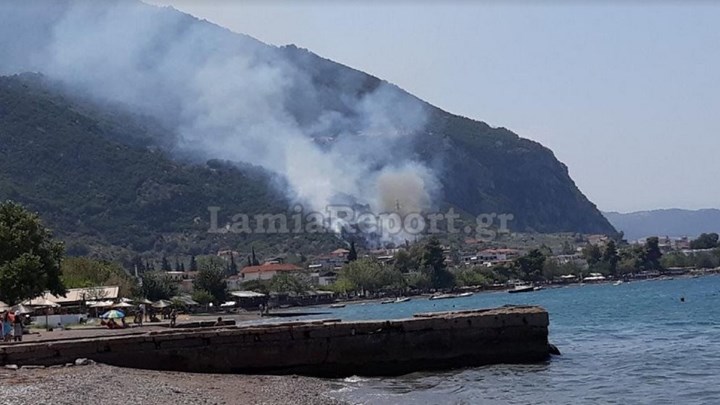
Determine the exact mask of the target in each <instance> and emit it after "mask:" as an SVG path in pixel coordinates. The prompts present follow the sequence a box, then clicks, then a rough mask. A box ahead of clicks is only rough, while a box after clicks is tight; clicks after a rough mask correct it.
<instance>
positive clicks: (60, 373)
mask: <svg viewBox="0 0 720 405" xmlns="http://www.w3.org/2000/svg"><path fill="white" fill-rule="evenodd" d="M332 389H333V387H332V386H331V383H330V382H327V381H323V380H320V379H315V378H309V377H300V376H255V375H252V376H251V375H224V374H223V375H219V374H190V373H177V372H161V371H148V370H137V369H127V368H119V367H111V366H107V365H103V364H94V363H92V364H89V365H83V366H76V365H73V366H64V367H60V366H58V367H50V368H20V369H18V370H12V369H0V404H3V405H5V404H7V405H16V404H17V405H29V404H53V405H79V404H97V405H105V404H108V405H118V404H157V405H164V404H168V405H170V404H172V405H184V404H188V405H190V404H192V405H195V404H290V403H292V404H300V405H335V404H341V403H342V402H339V401H338V400H335V399H332V398H331V397H330V396H329V395H328V393H329V392H330V391H331V390H332Z"/></svg>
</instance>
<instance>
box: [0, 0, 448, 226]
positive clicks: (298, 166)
mask: <svg viewBox="0 0 720 405" xmlns="http://www.w3.org/2000/svg"><path fill="white" fill-rule="evenodd" d="M0 54H2V55H3V56H2V58H0V73H2V74H13V73H21V72H28V71H33V72H41V73H43V74H45V75H47V76H48V77H50V78H52V79H56V80H60V81H62V82H64V83H67V84H69V85H70V86H72V87H75V88H78V89H81V90H83V91H86V92H89V93H90V94H92V95H93V96H95V97H97V98H98V99H102V100H108V101H112V102H119V103H123V104H125V105H127V106H130V107H132V108H133V109H135V110H137V111H140V112H142V113H145V114H149V115H152V116H154V117H157V118H159V119H161V120H162V122H164V123H166V124H168V125H171V126H172V128H173V129H174V131H175V132H176V134H177V140H176V145H175V146H174V150H175V151H176V152H178V153H182V154H183V155H185V156H187V155H191V156H194V157H196V158H197V159H209V158H217V159H225V160H230V161H236V162H246V163H250V164H253V165H258V166H262V167H264V168H266V169H267V170H269V171H272V172H274V173H277V174H279V175H281V176H283V177H284V178H285V179H286V181H287V184H288V185H289V189H288V190H285V191H286V192H287V195H288V196H289V197H290V198H291V199H292V200H293V201H297V202H300V203H303V204H305V205H306V206H309V207H311V208H312V209H315V210H323V209H324V207H325V206H326V205H328V204H333V203H337V202H339V201H342V202H347V201H348V199H350V200H352V201H353V202H354V203H357V204H365V205H367V206H369V207H370V209H372V210H373V211H375V212H383V211H390V210H395V209H396V208H397V206H400V207H401V210H402V211H405V212H412V211H415V212H417V211H421V210H427V209H429V208H431V206H432V202H433V195H434V194H435V193H436V192H437V191H438V189H439V187H438V184H439V183H438V181H437V179H436V176H435V174H434V173H433V171H432V170H431V169H430V168H429V167H428V166H427V165H425V164H424V163H423V162H422V161H421V160H420V159H419V158H418V157H417V156H415V152H414V151H413V144H414V140H415V136H416V134H418V133H419V132H420V131H421V130H422V129H423V127H424V125H425V123H426V122H425V121H426V111H425V107H424V105H423V104H422V103H421V102H420V101H419V100H416V99H414V98H412V97H410V96H408V95H407V94H405V93H403V92H401V91H400V90H399V89H397V88H396V87H394V86H391V85H389V84H386V83H380V84H379V85H377V84H375V85H371V86H370V85H368V82H367V76H364V75H362V74H360V73H359V72H356V71H353V70H351V69H339V70H338V69H328V68H327V66H325V65H326V64H328V62H327V61H324V60H322V59H317V61H315V59H314V58H310V56H311V55H310V54H309V53H304V52H302V51H295V52H294V53H291V52H287V50H286V49H282V48H275V47H271V46H267V45H265V44H262V43H260V42H258V41H256V40H254V39H252V38H250V37H247V36H244V35H240V34H234V33H231V32H229V31H227V30H225V29H222V28H220V27H217V26H214V25H212V24H210V23H207V22H202V21H199V20H196V19H194V18H193V17H190V16H188V15H185V14H182V13H180V12H177V11H176V10H173V9H168V8H158V7H153V6H149V5H145V4H142V3H139V2H135V1H130V0H114V1H113V0H110V1H104V2H98V1H67V0H65V1H53V2H50V1H48V2H39V1H35V2H32V1H14V2H13V1H10V2H4V3H3V4H2V5H0ZM303 55H306V56H307V58H309V59H307V60H305V59H303V58H302V57H303ZM308 60H309V62H308ZM326 75H329V76H331V77H330V78H328V80H331V81H332V83H335V84H338V83H339V84H341V88H340V89H339V90H340V91H337V89H335V88H333V87H332V86H331V85H327V84H326V83H324V82H323V81H324V79H325V78H326V77H325V76H326Z"/></svg>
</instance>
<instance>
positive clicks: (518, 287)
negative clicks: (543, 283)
mask: <svg viewBox="0 0 720 405" xmlns="http://www.w3.org/2000/svg"><path fill="white" fill-rule="evenodd" d="M534 290H535V287H533V286H531V285H516V286H515V288H513V289H512V290H508V292H509V293H510V294H517V293H522V292H530V291H534Z"/></svg>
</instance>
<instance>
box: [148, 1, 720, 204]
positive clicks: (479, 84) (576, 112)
mask: <svg viewBox="0 0 720 405" xmlns="http://www.w3.org/2000/svg"><path fill="white" fill-rule="evenodd" d="M148 2H149V3H152V4H169V5H172V6H174V7H175V8H177V9H179V10H182V11H184V12H187V13H189V14H193V15H195V16H197V17H200V18H204V19H207V20H209V21H212V22H214V23H217V24H219V25H222V26H224V27H227V28H229V29H231V30H233V31H236V32H241V33H246V34H249V35H251V36H253V37H255V38H257V39H260V40H261V41H264V42H266V43H270V44H273V45H285V44H290V43H294V44H296V45H297V46H300V47H303V48H307V49H309V50H311V51H313V52H315V53H317V54H319V55H321V56H323V57H326V58H329V59H332V60H335V61H337V62H340V63H343V64H346V65H349V66H352V67H355V68H357V69H360V70H363V71H365V72H368V73H371V74H373V75H376V76H378V77H380V78H382V79H385V80H388V81H390V82H392V83H395V84H397V85H398V86H400V87H402V88H404V89H406V90H408V91H409V92H411V93H413V94H415V95H417V96H419V97H420V98H422V99H424V100H427V101H429V102H430V103H432V104H434V105H436V106H438V107H441V108H443V109H445V110H447V111H450V112H452V113H455V114H460V115H465V116H468V117H470V118H474V119H478V120H482V121H485V122H487V123H489V124H490V125H493V126H502V127H506V128H509V129H511V130H513V131H515V132H516V133H518V134H519V135H520V136H523V137H526V138H530V139H533V140H536V141H539V142H541V143H542V144H544V145H545V146H548V147H549V148H551V149H552V150H553V151H554V152H555V154H556V156H557V157H558V158H559V159H560V160H561V161H562V162H564V163H565V164H566V165H567V166H568V168H569V170H570V175H571V176H572V177H573V179H574V180H575V182H576V183H577V185H578V186H579V187H580V189H581V190H582V191H583V192H584V193H585V194H586V195H587V196H588V197H589V198H590V199H591V200H592V201H593V202H595V203H596V204H597V205H598V207H599V208H600V209H602V210H619V211H634V210H643V209H655V208H669V207H679V208H707V207H715V208H720V184H719V183H720V159H718V157H719V156H720V5H718V6H714V5H713V4H712V3H711V2H701V1H695V2H693V1H690V2H681V1H679V0H678V1H677V2H669V1H665V2H650V1H648V2H641V1H637V2H631V3H630V4H629V5H628V4H627V3H625V4H623V3H621V2H619V1H611V2H608V3H605V4H600V2H599V1H598V2H596V3H595V2H582V3H580V5H572V4H571V3H570V2H569V1H567V2H565V1H554V2H540V3H532V4H531V3H529V2H516V3H514V4H513V5H504V4H502V3H501V2H500V1H455V2H442V3H440V2H431V1H429V0H427V1H415V2H411V1H397V2H381V1H334V2H331V1H329V0H326V1H310V0H303V1H295V2H289V1H287V2H286V1H251V2H247V1H244V2H231V1H202V2H200V1H189V0H185V1H183V0H152V1H148ZM643 4H645V5H643Z"/></svg>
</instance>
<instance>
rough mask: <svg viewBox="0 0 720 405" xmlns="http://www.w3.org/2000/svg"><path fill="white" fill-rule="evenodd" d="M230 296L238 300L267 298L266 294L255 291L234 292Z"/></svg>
mask: <svg viewBox="0 0 720 405" xmlns="http://www.w3.org/2000/svg"><path fill="white" fill-rule="evenodd" d="M230 295H232V296H233V297H238V298H259V297H264V296H265V294H262V293H259V292H255V291H233V292H231V293H230Z"/></svg>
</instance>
